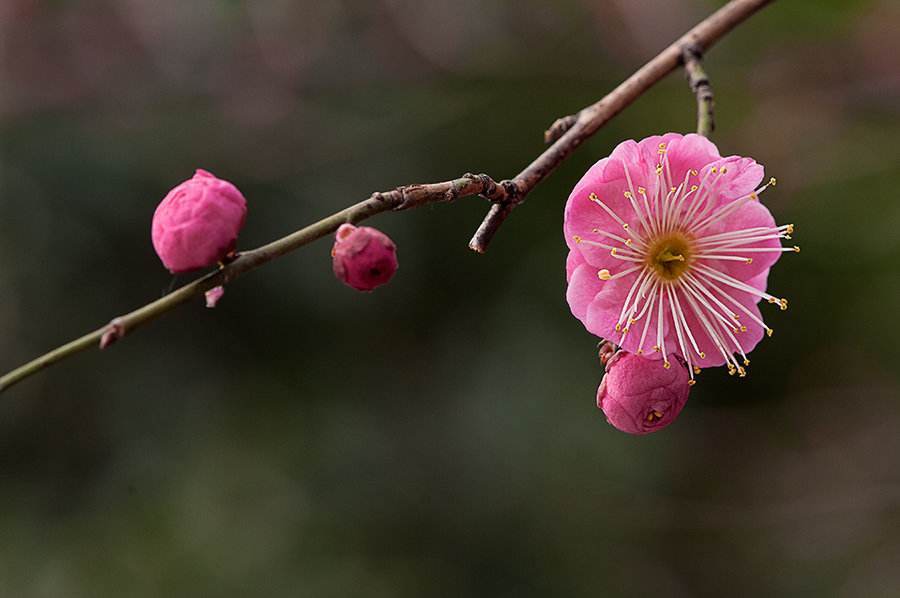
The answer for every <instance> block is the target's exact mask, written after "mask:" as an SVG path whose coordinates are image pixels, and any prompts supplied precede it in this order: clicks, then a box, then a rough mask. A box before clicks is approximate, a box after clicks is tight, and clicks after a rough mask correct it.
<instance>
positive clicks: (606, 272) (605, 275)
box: [597, 268, 612, 280]
mask: <svg viewBox="0 0 900 598" xmlns="http://www.w3.org/2000/svg"><path fill="white" fill-rule="evenodd" d="M597 278H599V279H600V280H609V279H610V278H612V276H611V275H610V273H609V270H607V269H606V268H603V269H602V270H600V271H599V272H597Z"/></svg>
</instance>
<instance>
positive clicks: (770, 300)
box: [613, 250, 778, 303]
mask: <svg viewBox="0 0 900 598" xmlns="http://www.w3.org/2000/svg"><path fill="white" fill-rule="evenodd" d="M613 251H615V250H613ZM767 301H768V302H769V303H778V299H776V298H775V297H769V298H768V299H767Z"/></svg>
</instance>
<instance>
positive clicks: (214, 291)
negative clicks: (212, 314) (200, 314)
mask: <svg viewBox="0 0 900 598" xmlns="http://www.w3.org/2000/svg"><path fill="white" fill-rule="evenodd" d="M224 295H225V287H221V286H218V287H213V288H211V289H210V290H208V291H206V295H205V297H206V307H208V308H209V309H213V308H214V307H215V306H216V305H218V304H219V301H220V300H221V299H222V297H223V296H224Z"/></svg>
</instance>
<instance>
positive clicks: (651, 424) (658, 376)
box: [597, 350, 691, 434]
mask: <svg viewBox="0 0 900 598" xmlns="http://www.w3.org/2000/svg"><path fill="white" fill-rule="evenodd" d="M665 363H668V364H669V366H668V367H666V366H665ZM690 390H691V387H690V384H689V376H688V371H687V368H685V367H684V365H682V364H681V362H680V361H678V360H677V359H673V360H672V361H670V362H663V361H662V360H659V359H656V360H654V359H647V358H645V357H641V356H640V355H635V354H633V353H628V352H626V351H621V350H620V351H619V352H618V353H617V354H616V355H615V356H614V357H612V358H611V359H610V360H609V361H608V362H607V364H606V374H605V375H604V376H603V380H602V381H601V382H600V388H598V389H597V406H598V407H600V409H602V410H603V413H604V414H606V420H607V421H608V422H609V423H610V424H612V425H613V426H614V427H616V428H618V429H619V430H621V431H622V432H627V433H628V434H650V433H651V432H656V431H658V430H661V429H663V428H665V427H666V426H668V425H669V424H671V423H672V422H673V421H675V418H676V417H678V414H679V413H681V409H682V408H683V407H684V404H685V403H686V402H687V399H688V394H689V393H690Z"/></svg>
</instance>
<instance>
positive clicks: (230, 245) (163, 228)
mask: <svg viewBox="0 0 900 598" xmlns="http://www.w3.org/2000/svg"><path fill="white" fill-rule="evenodd" d="M246 216H247V201H246V200H245V199H244V196H243V195H241V192H240V191H238V189H237V187H235V186H234V185H232V184H231V183H229V182H228V181H224V180H222V179H220V178H216V177H215V176H214V175H213V174H212V173H209V172H207V171H205V170H200V169H198V170H197V172H196V173H195V174H194V176H193V178H191V179H189V180H187V181H185V182H183V183H181V184H180V185H178V186H177V187H175V188H174V189H172V190H171V191H169V193H168V194H167V195H166V197H165V198H164V199H163V200H162V202H161V203H160V204H159V206H158V207H157V208H156V212H155V213H154V214H153V226H152V230H151V233H152V238H153V248H154V249H155V250H156V253H157V255H159V259H161V260H162V262H163V265H165V267H166V268H168V269H169V271H170V272H172V273H173V274H178V273H181V272H188V271H190V270H196V269H198V268H205V267H207V266H211V265H213V264H215V263H216V262H219V261H221V260H223V259H224V258H225V257H226V256H227V255H228V254H229V253H230V252H232V251H234V247H235V242H236V241H237V236H238V233H239V232H240V230H241V228H242V227H243V226H244V219H245V218H246Z"/></svg>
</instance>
